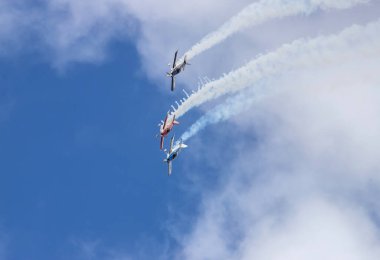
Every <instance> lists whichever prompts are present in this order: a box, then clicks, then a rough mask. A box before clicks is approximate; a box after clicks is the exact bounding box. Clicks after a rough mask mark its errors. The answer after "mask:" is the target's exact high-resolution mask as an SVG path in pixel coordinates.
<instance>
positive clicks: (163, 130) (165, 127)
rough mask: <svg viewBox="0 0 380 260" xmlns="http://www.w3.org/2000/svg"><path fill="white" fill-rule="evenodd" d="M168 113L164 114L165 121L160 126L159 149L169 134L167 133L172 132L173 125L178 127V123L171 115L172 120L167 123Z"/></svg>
mask: <svg viewBox="0 0 380 260" xmlns="http://www.w3.org/2000/svg"><path fill="white" fill-rule="evenodd" d="M168 120H169V113H168V114H166V117H165V120H164V122H163V123H162V125H160V135H161V141H160V149H161V150H162V148H163V147H164V138H165V136H167V135H168V134H169V132H170V131H171V130H172V128H173V126H174V125H179V122H178V121H176V120H175V115H173V118H172V119H171V121H169V122H168Z"/></svg>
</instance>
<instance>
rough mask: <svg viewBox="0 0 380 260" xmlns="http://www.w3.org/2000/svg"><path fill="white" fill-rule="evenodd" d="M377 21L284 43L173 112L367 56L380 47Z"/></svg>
mask: <svg viewBox="0 0 380 260" xmlns="http://www.w3.org/2000/svg"><path fill="white" fill-rule="evenodd" d="M379 31H380V20H378V21H376V22H373V23H370V24H368V25H366V26H358V25H353V26H351V27H349V28H348V29H345V30H343V31H342V32H341V33H339V34H337V35H331V36H321V37H317V38H314V39H311V40H306V39H300V40H296V41H294V42H293V43H291V44H285V45H283V46H282V47H280V48H279V49H277V50H276V51H274V52H270V53H268V54H266V55H263V56H260V57H259V58H257V59H255V60H253V61H251V62H249V63H248V64H247V65H245V66H243V67H242V68H240V69H237V70H235V71H232V72H230V73H228V74H227V75H225V76H223V77H221V78H220V79H218V80H215V81H211V82H209V83H206V84H205V85H204V86H203V87H202V88H200V89H199V90H198V91H197V92H195V93H193V94H192V95H191V96H190V97H189V98H187V99H186V100H185V101H184V102H183V103H182V104H181V105H180V106H178V107H177V109H176V110H175V111H173V112H172V114H175V116H176V118H179V117H181V116H182V115H184V114H185V113H186V112H187V111H189V110H190V109H191V108H193V107H196V106H199V105H201V104H203V103H204V102H206V101H208V100H211V99H215V98H217V97H220V96H222V95H224V94H227V93H234V92H238V91H240V90H242V89H244V88H246V87H249V86H253V85H254V83H255V82H258V81H259V80H261V79H263V78H266V77H269V76H272V75H274V74H276V73H280V72H284V71H286V70H291V69H296V68H297V67H305V66H312V65H315V64H328V63H334V62H340V61H342V60H345V59H349V58H353V57H355V55H357V54H358V53H362V54H365V55H369V54H371V53H374V52H378V51H379V49H380V44H379V41H380V34H379Z"/></svg>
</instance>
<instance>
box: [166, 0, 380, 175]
mask: <svg viewBox="0 0 380 260" xmlns="http://www.w3.org/2000/svg"><path fill="white" fill-rule="evenodd" d="M370 1H371V0H346V1H336V0H319V1H316V0H294V1H285V0H273V1H269V2H268V1H266V0H261V1H258V2H255V3H254V4H251V5H249V6H248V7H246V8H245V9H243V10H242V11H241V12H240V13H238V14H237V15H236V16H235V17H232V18H231V19H230V20H229V21H227V22H226V23H225V24H223V25H222V26H221V27H220V28H219V29H217V30H216V31H214V32H212V33H210V34H209V35H207V36H206V37H204V38H203V39H202V40H201V41H200V42H199V43H196V44H195V45H194V46H193V47H192V48H190V50H189V51H187V52H185V54H184V56H183V58H180V59H179V60H178V61H177V54H178V50H177V51H176V52H175V55H174V61H173V64H171V70H170V71H169V72H168V73H167V76H168V77H171V90H172V91H174V89H175V76H176V75H178V74H179V73H180V72H182V71H183V70H184V69H185V66H186V65H189V63H188V60H189V59H190V58H194V57H195V56H197V55H200V54H201V53H202V52H203V51H205V50H207V49H209V48H211V47H212V46H214V45H216V44H218V43H221V42H222V41H223V40H225V39H227V38H228V37H229V36H231V35H232V34H233V33H235V32H237V31H239V30H242V29H244V28H247V27H248V26H249V25H258V24H260V23H263V22H265V21H269V20H271V19H275V18H280V17H285V16H290V15H297V14H310V13H312V12H315V11H318V10H327V9H346V8H350V7H353V6H355V5H357V4H363V3H368V2H370ZM379 31H380V20H377V21H374V22H371V23H369V24H367V25H364V26H359V25H352V26H350V27H348V28H346V29H344V30H342V31H341V32H339V33H337V34H333V35H328V36H319V37H316V38H314V39H299V40H296V41H294V42H292V43H287V44H284V45H283V46H281V47H279V48H278V49H277V50H274V51H272V52H269V53H267V54H265V55H260V56H258V57H257V58H256V59H253V60H252V61H250V62H248V63H247V64H246V65H244V66H243V67H241V68H239V69H237V70H235V71H231V72H229V73H228V74H223V76H222V77H221V78H219V79H217V80H209V79H208V78H205V79H204V80H201V84H200V85H199V86H198V89H197V90H196V91H194V90H193V91H192V93H191V94H190V95H189V94H188V93H187V92H186V91H185V90H183V92H184V93H185V96H186V97H185V98H182V99H181V100H180V101H179V102H177V101H176V105H177V107H174V106H173V105H172V106H171V111H170V110H169V112H168V113H167V115H166V117H165V119H164V120H163V121H161V123H160V124H159V127H160V136H161V141H160V149H161V150H162V149H163V146H164V137H165V136H167V135H168V134H169V132H171V131H172V129H173V127H174V125H177V124H179V123H178V122H177V121H176V119H178V118H180V117H181V116H183V115H184V114H185V113H187V112H188V111H189V110H191V109H192V108H194V107H198V106H200V105H202V104H203V103H205V102H207V101H210V100H213V99H216V98H217V97H220V96H222V95H225V94H233V93H237V92H241V91H243V90H249V91H246V92H244V93H243V94H244V95H237V96H236V97H234V98H231V99H227V100H226V101H224V102H223V103H222V104H219V105H217V106H216V107H215V108H214V109H212V110H211V111H209V112H207V113H206V114H205V115H204V116H202V117H201V118H200V119H199V120H198V121H196V122H195V123H194V124H193V125H192V126H190V128H189V129H188V131H186V132H185V133H184V134H183V135H182V136H181V138H180V139H179V140H178V141H176V142H174V136H173V137H172V138H171V140H170V146H169V151H167V150H166V149H165V150H164V151H165V153H166V158H165V159H164V162H166V163H168V169H169V170H168V174H169V175H171V172H172V161H173V160H174V159H175V158H177V157H178V154H179V152H180V151H181V150H182V149H183V148H186V147H187V145H185V144H184V143H183V142H184V141H187V140H188V139H189V138H190V137H192V136H194V135H195V134H196V133H198V132H199V131H200V130H201V129H203V128H204V127H206V126H207V125H209V124H215V123H217V122H220V121H222V120H227V119H228V118H230V117H231V116H233V115H235V114H237V113H239V112H242V111H243V110H244V109H247V108H248V107H249V105H250V104H252V103H253V102H255V101H256V100H257V97H263V96H266V95H268V94H270V93H273V89H272V88H265V89H264V88H261V87H259V86H260V82H261V81H262V80H265V79H268V78H270V77H273V76H275V75H278V74H280V73H286V72H287V71H289V70H294V69H301V68H305V67H311V68H312V67H313V66H318V65H327V64H332V63H336V64H340V63H342V62H345V61H347V60H356V59H360V58H363V57H370V56H372V55H376V54H379V52H380V35H379V34H378V32H379ZM169 65H170V64H169ZM247 93H248V95H247ZM242 104H243V105H242Z"/></svg>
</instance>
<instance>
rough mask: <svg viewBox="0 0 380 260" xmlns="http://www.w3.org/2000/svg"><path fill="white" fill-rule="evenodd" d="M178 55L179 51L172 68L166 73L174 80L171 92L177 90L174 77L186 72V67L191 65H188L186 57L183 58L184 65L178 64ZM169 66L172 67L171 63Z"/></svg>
mask: <svg viewBox="0 0 380 260" xmlns="http://www.w3.org/2000/svg"><path fill="white" fill-rule="evenodd" d="M177 54H178V50H177V51H176V52H175V54H174V61H173V64H172V65H171V66H172V68H171V69H170V71H169V72H167V73H166V75H167V76H168V77H171V78H172V84H171V90H172V91H174V88H175V78H174V77H175V76H176V75H177V74H179V73H180V72H181V71H183V70H185V67H186V65H190V63H188V62H187V60H186V55H185V57H184V58H183V62H182V63H180V64H176V62H177ZM168 65H169V66H170V63H169V64H168Z"/></svg>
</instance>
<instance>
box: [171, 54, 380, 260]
mask: <svg viewBox="0 0 380 260" xmlns="http://www.w3.org/2000/svg"><path fill="white" fill-rule="evenodd" d="M378 60H379V59H378V57H377V56H374V57H372V58H368V59H361V60H354V61H351V62H345V63H344V64H339V65H335V66H333V65H330V66H322V67H317V68H313V69H302V70H296V71H293V72H292V73H289V74H286V75H283V76H282V77H279V78H277V79H274V80H273V81H271V82H270V84H274V86H272V87H274V88H279V89H282V91H281V92H280V93H276V94H274V95H273V96H270V95H269V97H267V98H266V99H264V100H261V101H260V102H258V103H255V104H254V105H253V106H252V108H251V109H250V110H249V112H246V113H244V114H242V115H239V116H238V117H236V118H235V120H233V122H234V124H235V125H236V126H235V128H237V129H239V130H238V131H242V132H243V133H246V134H245V135H243V136H244V139H241V138H239V137H240V136H241V135H240V134H238V133H239V132H238V131H236V132H235V133H234V134H232V136H233V137H232V138H230V139H229V141H231V142H232V144H233V143H234V142H236V143H237V145H238V146H239V148H240V149H239V150H238V151H239V152H238V153H232V155H231V156H229V158H230V160H231V161H230V162H229V163H228V162H226V163H224V164H223V166H221V168H222V169H224V170H221V172H219V173H218V174H212V173H210V174H209V176H210V175H212V176H213V177H214V178H216V176H221V177H220V178H222V179H225V180H224V181H223V183H224V184H223V185H222V186H221V187H220V188H219V189H218V190H217V191H215V192H213V193H205V194H204V197H203V203H202V206H201V207H200V209H201V214H200V215H199V217H198V218H197V220H196V222H195V223H194V225H193V228H192V229H191V232H190V233H189V234H188V235H187V236H183V237H182V239H180V241H181V243H182V246H183V248H182V249H181V250H180V251H179V253H178V258H182V257H183V258H184V259H270V260H272V259H349V260H351V259H377V258H379V257H380V251H379V248H380V240H379V238H380V227H379V226H377V224H376V223H377V221H376V219H379V217H380V207H379V204H374V203H373V202H372V201H373V198H376V197H378V195H379V193H378V191H376V190H378V188H379V187H380V176H379V170H380V162H379V160H378V158H379V157H380V153H379V151H380V141H379V140H380V138H379V133H380V119H379V116H378V115H379V113H380V103H379V102H378V100H379V99H380V91H379V86H380V76H379V75H378V73H377V72H376V71H377V68H378V67H379V66H380V63H379V61H378ZM254 138H256V139H257V142H256V143H255V145H253V146H252V142H247V141H246V140H250V139H254ZM192 150H195V151H194V152H197V151H196V150H197V147H194V146H192ZM208 152H209V153H211V154H212V153H218V154H219V155H220V156H223V155H222V154H223V153H226V152H227V153H229V154H231V151H230V150H228V151H223V150H216V151H214V150H213V148H212V146H211V147H209V150H208ZM192 174H196V173H192ZM370 187H377V188H375V189H373V188H372V189H370Z"/></svg>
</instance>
